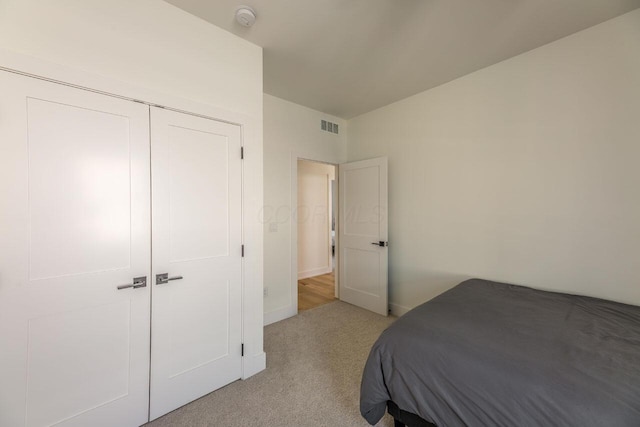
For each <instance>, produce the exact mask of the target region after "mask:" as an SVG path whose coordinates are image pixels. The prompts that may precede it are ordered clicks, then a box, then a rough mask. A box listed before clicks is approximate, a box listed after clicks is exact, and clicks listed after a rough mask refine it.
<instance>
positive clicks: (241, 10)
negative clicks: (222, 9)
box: [236, 6, 256, 27]
mask: <svg viewBox="0 0 640 427" xmlns="http://www.w3.org/2000/svg"><path fill="white" fill-rule="evenodd" d="M236 21H238V24H240V25H242V26H243V27H250V26H252V25H253V23H254V22H256V12H255V11H254V10H253V9H251V8H250V7H249V6H238V8H237V9H236Z"/></svg>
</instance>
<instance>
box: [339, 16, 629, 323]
mask: <svg viewBox="0 0 640 427" xmlns="http://www.w3.org/2000/svg"><path fill="white" fill-rule="evenodd" d="M377 156H388V157H389V194H390V197H389V217H390V222H389V227H390V231H389V240H390V242H389V254H390V301H391V302H392V309H393V310H394V311H395V312H396V313H402V312H404V311H406V309H408V308H412V307H414V306H416V305H418V304H419V303H421V302H423V301H426V300H428V299H430V298H432V297H434V296H435V295H437V294H439V293H440V292H442V291H444V290H445V289H447V288H450V287H452V286H454V285H455V284H457V283H458V282H460V281H461V280H463V279H465V278H469V277H481V278H487V279H494V280H501V281H507V282H512V283H517V284H523V285H530V286H534V287H539V288H544V289H551V290H560V291H566V292H574V293H579V294H587V295H593V296H597V297H603V298H608V299H613V300H619V301H623V302H629V303H634V304H640V268H639V260H640V167H639V166H638V164H639V163H640V10H636V11H634V12H631V13H629V14H626V15H623V16H621V17H618V18H616V19H613V20H611V21H608V22H605V23H603V24H601V25H598V26H596V27H592V28H590V29H587V30H585V31H582V32H579V33H576V34H574V35H572V36H570V37H567V38H564V39H561V40H559V41H557V42H554V43H551V44H549V45H546V46H543V47H541V48H538V49H536V50H533V51H530V52H528V53H525V54H523V55H520V56H517V57H515V58H512V59H509V60H507V61H504V62H501V63H499V64H496V65H494V66H491V67H488V68H486V69H483V70H480V71H478V72H475V73H473V74H470V75H467V76H465V77H462V78H460V79H457V80H455V81H452V82H450V83H448V84H445V85H442V86H440V87H437V88H434V89H432V90H429V91H426V92H423V93H420V94H418V95H415V96H413V97H410V98H407V99H405V100H402V101H399V102H397V103H394V104H391V105H389V106H386V107H384V108H381V109H379V110H376V111H373V112H370V113H367V114H364V115H362V116H360V117H357V118H355V119H353V120H350V121H349V123H348V158H349V161H354V160H360V159H366V158H371V157H377Z"/></svg>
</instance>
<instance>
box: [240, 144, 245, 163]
mask: <svg viewBox="0 0 640 427" xmlns="http://www.w3.org/2000/svg"><path fill="white" fill-rule="evenodd" d="M240 159H241V160H242V159H244V147H240Z"/></svg>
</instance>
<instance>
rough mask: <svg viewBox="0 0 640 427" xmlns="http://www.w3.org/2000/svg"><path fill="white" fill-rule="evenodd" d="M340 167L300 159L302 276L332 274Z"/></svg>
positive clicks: (299, 222)
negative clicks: (335, 183)
mask: <svg viewBox="0 0 640 427" xmlns="http://www.w3.org/2000/svg"><path fill="white" fill-rule="evenodd" d="M335 169H336V167H335V166H333V165H327V164H325V163H316V162H310V161H308V160H298V208H297V215H296V218H297V222H298V239H297V241H298V279H306V278H307V277H313V276H318V275H320V274H327V273H331V269H332V265H331V264H332V263H331V205H332V198H331V181H332V180H334V179H335V177H336V174H335Z"/></svg>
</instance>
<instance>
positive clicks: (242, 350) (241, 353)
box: [240, 343, 244, 356]
mask: <svg viewBox="0 0 640 427" xmlns="http://www.w3.org/2000/svg"><path fill="white" fill-rule="evenodd" d="M240 356H244V343H242V344H241V345H240Z"/></svg>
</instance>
